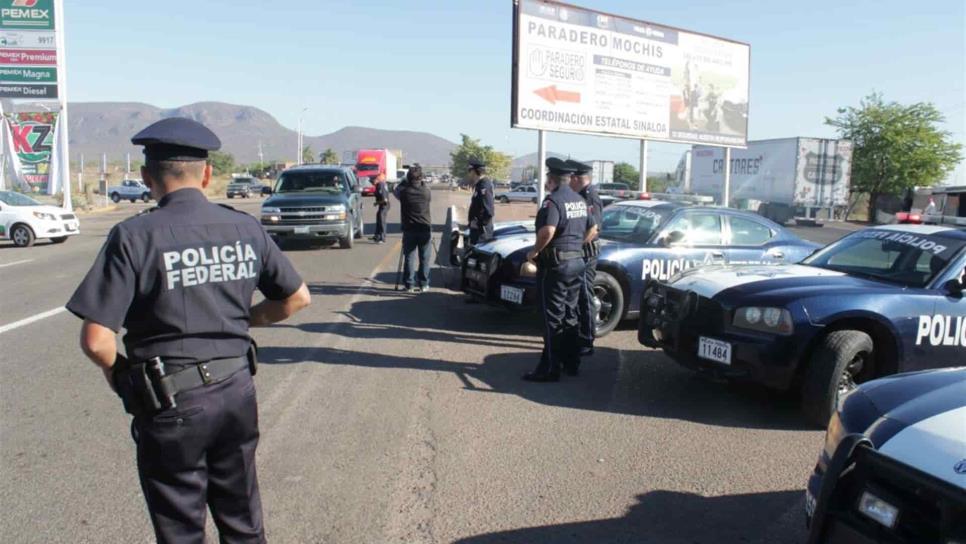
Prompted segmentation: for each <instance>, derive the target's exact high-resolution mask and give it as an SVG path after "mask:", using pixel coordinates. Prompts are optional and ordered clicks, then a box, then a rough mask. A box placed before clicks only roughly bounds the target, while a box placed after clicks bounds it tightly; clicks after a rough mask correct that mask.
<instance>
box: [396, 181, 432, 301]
mask: <svg viewBox="0 0 966 544" xmlns="http://www.w3.org/2000/svg"><path fill="white" fill-rule="evenodd" d="M393 194H394V195H395V196H396V198H398V199H399V203H400V204H401V205H400V208H401V209H400V211H399V219H400V223H401V224H402V234H403V239H402V251H403V254H404V255H405V256H406V258H405V267H404V268H403V285H405V287H406V290H408V291H409V292H411V293H422V292H426V291H429V259H430V250H431V248H432V245H431V243H432V234H433V220H432V217H431V216H430V210H429V208H430V203H431V201H432V198H433V195H432V192H431V191H430V189H429V187H428V186H427V185H426V183H425V182H424V181H423V168H422V167H421V166H420V165H418V164H414V165H413V166H412V167H410V168H409V172H408V173H407V174H406V181H404V182H402V183H400V184H399V185H397V186H396V189H395V191H393ZM417 250H418V251H419V271H418V272H417V271H416V270H415V265H416V252H417ZM417 284H418V285H417Z"/></svg>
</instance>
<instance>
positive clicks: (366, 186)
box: [359, 177, 376, 197]
mask: <svg viewBox="0 0 966 544" xmlns="http://www.w3.org/2000/svg"><path fill="white" fill-rule="evenodd" d="M359 185H360V186H361V187H362V189H361V193H360V194H361V195H362V196H372V197H374V196H376V184H375V183H372V181H370V179H369V178H367V177H362V178H359Z"/></svg>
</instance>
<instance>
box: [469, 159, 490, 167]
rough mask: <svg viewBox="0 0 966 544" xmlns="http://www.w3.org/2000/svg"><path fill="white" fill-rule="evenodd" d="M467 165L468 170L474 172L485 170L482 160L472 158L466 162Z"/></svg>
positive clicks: (484, 163)
mask: <svg viewBox="0 0 966 544" xmlns="http://www.w3.org/2000/svg"><path fill="white" fill-rule="evenodd" d="M466 162H467V163H469V165H470V168H472V169H474V170H479V169H480V168H486V162H485V161H483V159H477V158H472V159H469V160H467V161H466Z"/></svg>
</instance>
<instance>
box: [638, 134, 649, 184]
mask: <svg viewBox="0 0 966 544" xmlns="http://www.w3.org/2000/svg"><path fill="white" fill-rule="evenodd" d="M640 167H641V177H640V184H639V186H638V190H640V191H641V192H642V193H646V192H647V140H641V164H640Z"/></svg>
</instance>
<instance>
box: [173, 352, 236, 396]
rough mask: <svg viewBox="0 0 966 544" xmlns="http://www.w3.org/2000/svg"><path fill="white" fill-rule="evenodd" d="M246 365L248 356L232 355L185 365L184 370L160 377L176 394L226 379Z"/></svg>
mask: <svg viewBox="0 0 966 544" xmlns="http://www.w3.org/2000/svg"><path fill="white" fill-rule="evenodd" d="M247 366H248V357H233V358H231V359H213V360H211V361H207V362H204V363H199V364H196V365H191V366H188V367H185V369H184V370H181V371H179V372H175V373H174V374H168V375H167V376H164V377H163V378H161V380H162V381H167V382H168V383H169V384H170V385H171V388H172V390H173V391H174V393H173V394H175V395H177V394H178V393H182V392H184V391H188V390H190V389H195V388H198V387H201V386H202V385H210V384H213V383H216V382H220V381H222V380H225V379H227V378H228V377H229V376H231V375H232V374H234V373H235V372H237V371H239V370H241V369H243V368H246V367H247Z"/></svg>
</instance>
